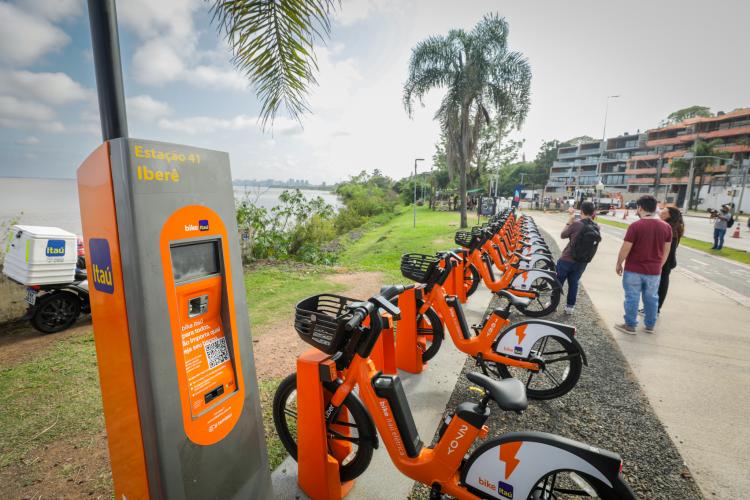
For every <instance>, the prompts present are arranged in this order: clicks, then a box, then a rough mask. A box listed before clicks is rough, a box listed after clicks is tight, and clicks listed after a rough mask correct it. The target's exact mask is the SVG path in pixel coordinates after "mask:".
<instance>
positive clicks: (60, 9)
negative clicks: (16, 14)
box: [20, 0, 83, 21]
mask: <svg viewBox="0 0 750 500" xmlns="http://www.w3.org/2000/svg"><path fill="white" fill-rule="evenodd" d="M20 6H22V7H23V8H24V9H26V10H29V11H31V12H33V13H34V14H36V15H38V16H42V17H44V18H45V19H49V20H50V21H58V20H61V19H67V18H70V17H75V16H78V15H79V14H81V13H82V12H83V0H22V2H21V4H20Z"/></svg>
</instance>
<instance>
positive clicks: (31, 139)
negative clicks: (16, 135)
mask: <svg viewBox="0 0 750 500" xmlns="http://www.w3.org/2000/svg"><path fill="white" fill-rule="evenodd" d="M40 142H42V141H40V140H39V138H38V137H35V136H33V135H30V136H28V137H24V138H22V139H16V144H20V145H21V146H36V145H37V144H39V143H40Z"/></svg>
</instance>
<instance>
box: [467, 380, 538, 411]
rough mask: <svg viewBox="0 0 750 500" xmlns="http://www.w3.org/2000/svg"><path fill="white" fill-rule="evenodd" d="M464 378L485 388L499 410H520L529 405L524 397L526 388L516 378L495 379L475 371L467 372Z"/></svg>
mask: <svg viewBox="0 0 750 500" xmlns="http://www.w3.org/2000/svg"><path fill="white" fill-rule="evenodd" d="M466 378H468V379H469V380H470V381H471V382H472V383H474V384H477V385H478V386H479V387H481V388H483V389H485V390H486V391H487V392H488V393H489V396H490V398H492V400H493V401H494V402H495V403H497V406H499V407H500V409H501V410H506V411H521V410H525V409H526V407H527V406H529V400H528V399H526V388H525V387H524V386H523V382H521V381H520V380H518V379H515V378H506V379H504V380H495V379H492V378H490V377H488V376H487V375H482V374H481V373H477V372H469V373H467V374H466Z"/></svg>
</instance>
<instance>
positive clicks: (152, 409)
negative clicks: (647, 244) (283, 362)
mask: <svg viewBox="0 0 750 500" xmlns="http://www.w3.org/2000/svg"><path fill="white" fill-rule="evenodd" d="M78 185H79V197H80V206H81V217H82V223H83V233H84V241H85V245H86V250H87V255H89V261H90V262H89V265H88V272H89V280H90V283H92V284H93V286H92V287H90V288H91V309H92V314H93V320H94V337H95V342H96V349H97V357H98V364H99V371H100V381H101V390H102V399H103V406H104V413H105V420H106V426H107V434H108V439H109V446H110V458H111V464H112V475H113V479H114V486H115V493H116V498H118V499H121V498H127V499H136V498H176V499H181V498H195V499H207V498H217V499H219V498H220V499H224V498H271V497H272V492H271V486H270V475H269V473H268V459H267V457H266V451H265V450H266V446H265V440H264V434H263V425H262V418H261V408H260V403H259V393H258V385H257V381H256V378H255V366H254V362H253V353H252V340H251V336H250V328H249V322H248V313H247V304H246V302H245V289H244V279H243V270H242V263H241V258H240V253H239V243H238V235H237V227H236V222H235V213H234V194H233V188H232V183H231V176H230V169H229V159H228V156H227V155H226V153H221V152H217V151H210V150H205V149H198V148H193V147H188V146H181V145H175V144H167V143H161V142H153V141H143V140H137V139H127V138H119V139H113V140H110V141H107V142H105V143H104V144H102V145H101V146H100V147H99V148H98V149H97V150H95V151H94V152H93V153H92V154H91V155H90V156H89V158H88V159H87V160H86V161H85V162H84V163H83V165H82V166H81V167H80V168H79V170H78Z"/></svg>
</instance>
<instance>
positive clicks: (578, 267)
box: [557, 201, 602, 314]
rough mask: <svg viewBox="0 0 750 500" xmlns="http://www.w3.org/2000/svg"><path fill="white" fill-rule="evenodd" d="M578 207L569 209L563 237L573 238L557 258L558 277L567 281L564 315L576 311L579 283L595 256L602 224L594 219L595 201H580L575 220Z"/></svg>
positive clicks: (561, 235) (561, 282)
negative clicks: (579, 212)
mask: <svg viewBox="0 0 750 500" xmlns="http://www.w3.org/2000/svg"><path fill="white" fill-rule="evenodd" d="M575 212H576V211H575V209H573V208H570V209H569V210H568V213H569V214H570V218H569V219H568V223H567V224H565V228H564V229H563V230H562V233H561V234H560V237H561V238H563V239H565V238H570V241H569V242H568V244H567V245H566V246H565V248H564V249H563V251H562V254H561V255H560V259H559V260H558V261H557V279H558V280H559V281H560V284H562V285H565V282H566V281H567V282H568V295H567V304H566V306H565V314H573V311H574V310H575V306H576V296H577V295H578V282H579V281H580V279H581V276H582V275H583V272H584V271H585V270H586V265H587V264H588V263H589V262H591V259H593V258H594V254H595V253H596V250H597V248H598V245H599V242H600V241H601V239H602V238H601V236H600V234H599V226H598V225H597V224H596V222H594V220H593V219H594V204H593V203H591V202H590V201H584V202H583V203H581V218H580V219H576V215H575Z"/></svg>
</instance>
